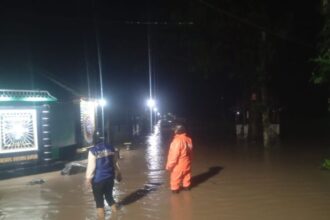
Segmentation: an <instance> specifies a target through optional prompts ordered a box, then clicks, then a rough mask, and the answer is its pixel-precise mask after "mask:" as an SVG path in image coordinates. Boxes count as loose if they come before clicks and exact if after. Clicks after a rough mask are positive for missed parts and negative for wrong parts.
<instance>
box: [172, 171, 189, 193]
mask: <svg viewBox="0 0 330 220" xmlns="http://www.w3.org/2000/svg"><path fill="white" fill-rule="evenodd" d="M170 178H171V180H170V181H171V182H170V186H171V190H178V189H179V188H180V186H181V184H182V186H183V187H185V188H186V187H190V185H191V170H188V171H182V170H176V169H174V170H173V171H172V172H171V177H170Z"/></svg>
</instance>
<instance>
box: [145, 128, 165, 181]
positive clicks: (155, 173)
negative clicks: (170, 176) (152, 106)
mask: <svg viewBox="0 0 330 220" xmlns="http://www.w3.org/2000/svg"><path fill="white" fill-rule="evenodd" d="M161 145H162V140H161V133H160V122H158V123H157V124H156V125H155V127H154V131H153V133H152V134H151V135H150V136H149V137H148V139H147V149H146V162H147V166H148V180H149V183H160V182H163V174H164V150H163V148H162V146H161Z"/></svg>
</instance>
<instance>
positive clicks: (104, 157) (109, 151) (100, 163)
mask: <svg viewBox="0 0 330 220" xmlns="http://www.w3.org/2000/svg"><path fill="white" fill-rule="evenodd" d="M90 152H91V153H92V155H93V156H94V157H95V170H94V177H93V182H94V183H99V182H101V181H103V180H106V179H113V178H114V176H115V172H114V164H113V157H114V155H115V150H114V148H113V147H112V146H111V145H108V144H105V143H104V142H101V143H98V144H96V145H95V146H94V147H92V148H91V149H90Z"/></svg>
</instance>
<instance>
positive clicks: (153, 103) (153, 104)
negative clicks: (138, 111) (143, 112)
mask: <svg viewBox="0 0 330 220" xmlns="http://www.w3.org/2000/svg"><path fill="white" fill-rule="evenodd" d="M147 106H148V107H149V108H150V109H152V108H154V107H155V106H156V102H155V100H153V99H151V98H150V99H148V100H147Z"/></svg>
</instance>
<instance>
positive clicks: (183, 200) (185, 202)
mask: <svg viewBox="0 0 330 220" xmlns="http://www.w3.org/2000/svg"><path fill="white" fill-rule="evenodd" d="M170 201H171V207H170V215H171V220H182V219H193V218H192V214H191V213H192V198H191V193H190V192H182V193H180V194H176V195H172V196H171V199H170Z"/></svg>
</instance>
